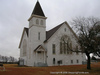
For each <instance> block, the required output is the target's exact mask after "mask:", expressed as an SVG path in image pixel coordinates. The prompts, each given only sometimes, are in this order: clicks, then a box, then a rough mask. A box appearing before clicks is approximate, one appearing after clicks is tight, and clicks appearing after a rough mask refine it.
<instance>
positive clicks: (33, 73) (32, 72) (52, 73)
mask: <svg viewBox="0 0 100 75" xmlns="http://www.w3.org/2000/svg"><path fill="white" fill-rule="evenodd" d="M4 66H5V69H6V70H5V71H2V70H0V75H100V62H99V63H93V64H91V68H92V69H91V70H87V69H86V65H69V66H52V67H18V65H17V64H4Z"/></svg>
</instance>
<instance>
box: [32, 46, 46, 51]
mask: <svg viewBox="0 0 100 75" xmlns="http://www.w3.org/2000/svg"><path fill="white" fill-rule="evenodd" d="M41 47H42V48H43V49H44V50H45V51H46V49H45V48H44V47H43V46H42V45H39V46H37V48H36V49H35V50H34V51H36V50H38V49H39V48H41Z"/></svg>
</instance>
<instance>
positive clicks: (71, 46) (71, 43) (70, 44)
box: [70, 43, 72, 54]
mask: <svg viewBox="0 0 100 75" xmlns="http://www.w3.org/2000/svg"><path fill="white" fill-rule="evenodd" d="M70 49H71V50H72V43H70ZM70 54H72V51H70Z"/></svg>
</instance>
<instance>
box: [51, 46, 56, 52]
mask: <svg viewBox="0 0 100 75" xmlns="http://www.w3.org/2000/svg"><path fill="white" fill-rule="evenodd" d="M55 50H56V47H55V44H52V53H53V54H55V53H56V52H55Z"/></svg>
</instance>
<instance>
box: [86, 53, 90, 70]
mask: <svg viewBox="0 0 100 75" xmlns="http://www.w3.org/2000/svg"><path fill="white" fill-rule="evenodd" d="M86 56H87V69H89V70H90V69H91V62H90V54H89V53H86Z"/></svg>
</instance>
